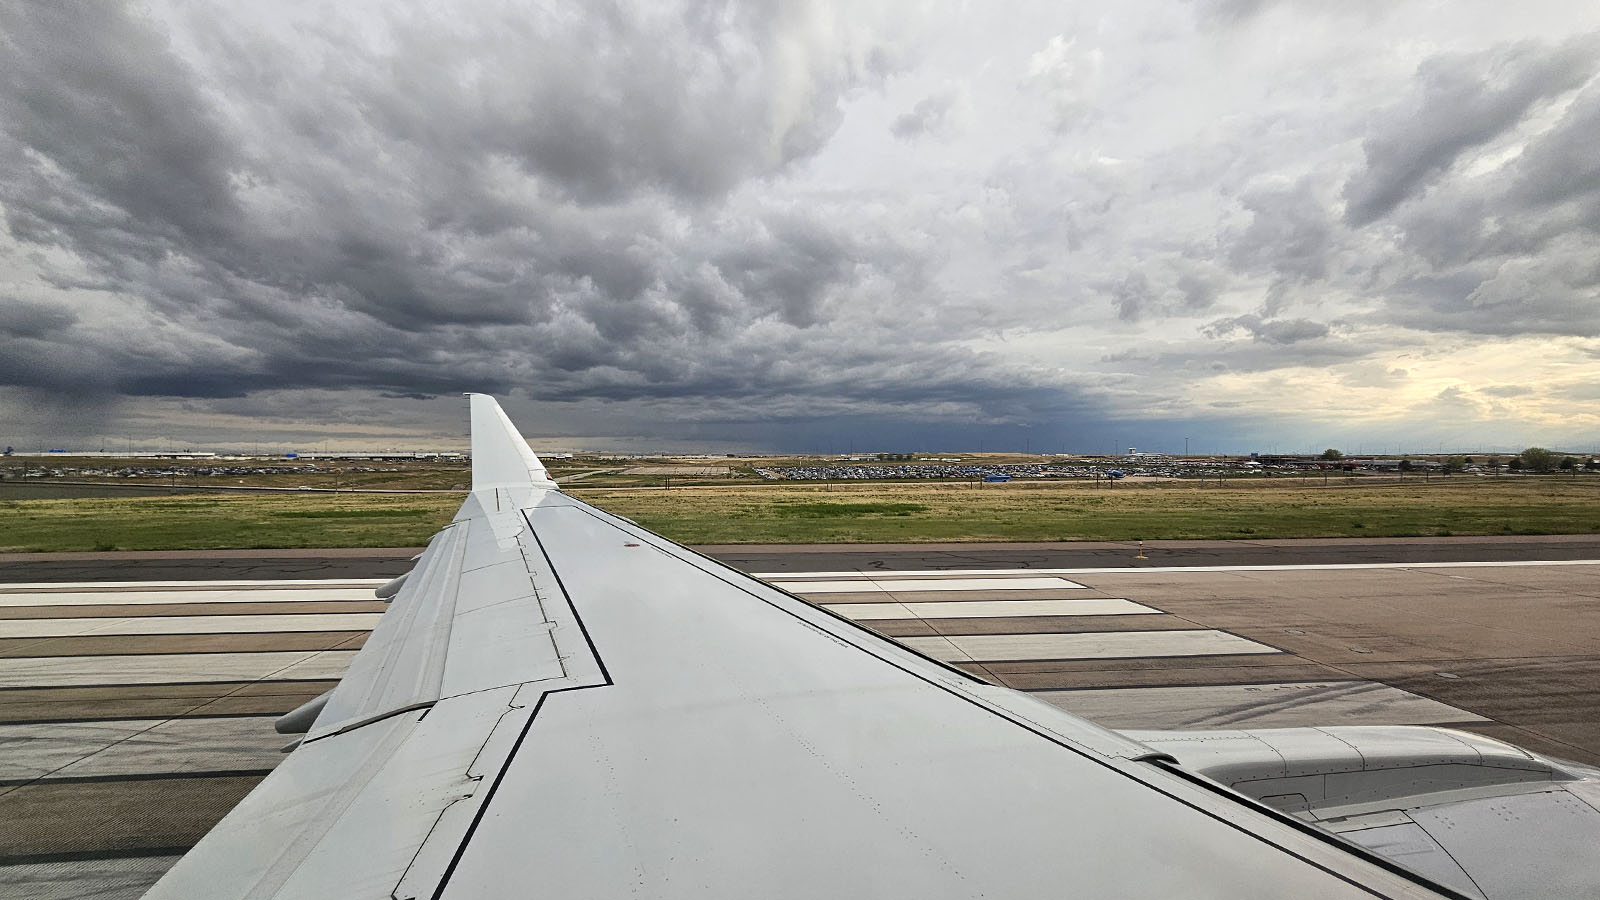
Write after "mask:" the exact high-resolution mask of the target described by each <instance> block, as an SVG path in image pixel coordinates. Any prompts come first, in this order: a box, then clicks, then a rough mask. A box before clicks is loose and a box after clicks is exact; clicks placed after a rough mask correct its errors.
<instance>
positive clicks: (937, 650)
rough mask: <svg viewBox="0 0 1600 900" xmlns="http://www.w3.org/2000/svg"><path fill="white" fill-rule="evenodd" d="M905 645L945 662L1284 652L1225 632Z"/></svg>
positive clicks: (957, 638) (914, 640) (922, 640)
mask: <svg viewBox="0 0 1600 900" xmlns="http://www.w3.org/2000/svg"><path fill="white" fill-rule="evenodd" d="M900 641H901V642H902V643H904V644H905V645H907V646H908V647H911V648H913V649H916V650H919V651H921V652H923V653H927V654H929V655H930V656H933V657H934V658H935V659H938V660H940V661H942V662H991V661H992V662H1002V661H1011V660H1046V659H1127V658H1135V657H1183V656H1217V655H1244V654H1275V653H1282V652H1283V651H1281V650H1278V649H1277V648H1274V647H1269V646H1267V645H1265V644H1260V643H1257V642H1255V641H1251V640H1247V639H1245V638H1242V637H1238V636H1237V635H1232V634H1228V633H1227V632H1225V631H1216V630H1212V629H1203V630H1192V631H1109V632H1078V633H1065V634H974V635H942V636H939V637H909V638H900Z"/></svg>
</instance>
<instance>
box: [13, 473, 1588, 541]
mask: <svg viewBox="0 0 1600 900" xmlns="http://www.w3.org/2000/svg"><path fill="white" fill-rule="evenodd" d="M579 496H580V497H581V498H582V499H583V500H585V501H587V502H589V503H593V504H594V505H596V506H599V507H602V508H604V509H607V510H609V511H611V512H614V513H617V514H619V515H623V516H627V517H628V518H630V519H633V520H635V521H637V522H639V523H640V524H642V525H644V526H645V527H647V528H650V529H652V530H654V531H658V532H660V533H661V534H664V535H666V536H667V537H669V538H672V539H673V540H676V541H679V542H682V543H688V544H711V543H819V542H866V541H874V542H877V541H882V542H893V541H1062V540H1134V539H1142V540H1161V539H1217V538H1222V539H1229V538H1232V539H1254V540H1260V539H1269V538H1297V537H1342V536H1360V537H1395V536H1423V535H1502V534H1592V533H1600V478H1588V477H1583V478H1576V479H1571V478H1522V479H1506V480H1498V479H1496V480H1488V479H1464V478H1462V479H1453V480H1450V481H1445V482H1440V481H1437V480H1436V481H1434V482H1433V483H1432V484H1409V483H1408V484H1405V485H1399V484H1366V485H1361V486H1354V487H1352V486H1343V485H1338V484H1334V485H1331V486H1328V487H1321V486H1316V487H1313V486H1289V485H1287V484H1284V483H1282V482H1268V483H1260V484H1234V483H1230V484H1228V485H1227V486H1226V487H1221V488H1218V487H1214V486H1213V487H1205V488H1201V487H1196V486H1194V485H1192V484H1183V483H1169V484H1147V485H1121V486H1118V487H1117V488H1115V489H1105V488H1102V489H1095V488H1093V487H1090V486H1087V485H1081V484H1060V483H1046V484H1029V483H1022V484H1018V483H1015V482H1013V483H1011V484H1006V485H984V486H981V487H980V486H976V485H952V484H864V485H849V486H841V485H835V486H833V487H832V488H827V487H824V486H821V485H816V486H794V485H772V484H756V485H749V486H733V487H727V486H724V487H714V486H707V487H684V488H673V489H672V490H654V489H648V490H639V489H635V490H589V491H585V492H583V493H582V494H581V495H579ZM460 503H461V497H460V496H459V495H452V494H438V495H395V496H387V495H381V494H366V495H350V494H343V495H339V494H334V495H330V494H315V493H294V494H263V495H238V494H228V495H192V496H190V495H180V496H171V497H119V498H114V499H65V500H18V501H3V502H0V552H16V551H54V550H113V549H115V550H154V549H177V548H192V549H222V548H276V547H416V546H420V545H422V544H423V543H424V542H426V541H427V539H428V538H429V537H430V536H431V535H432V534H433V533H434V532H435V531H437V530H438V529H439V528H441V527H443V526H444V525H445V523H447V522H449V521H450V518H451V516H452V515H453V514H454V513H455V510H456V508H457V507H458V506H459V505H460Z"/></svg>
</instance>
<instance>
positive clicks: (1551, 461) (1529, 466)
mask: <svg viewBox="0 0 1600 900" xmlns="http://www.w3.org/2000/svg"><path fill="white" fill-rule="evenodd" d="M1322 458H1323V459H1325V460H1330V461H1334V460H1340V459H1344V453H1342V452H1340V451H1339V450H1337V449H1335V448H1333V447H1329V448H1328V449H1326V450H1324V451H1322ZM1484 462H1485V464H1486V465H1488V466H1489V467H1490V468H1491V469H1498V468H1500V457H1498V456H1490V457H1488V458H1487V459H1486V460H1484ZM1441 465H1443V466H1444V470H1445V471H1446V472H1460V471H1461V470H1463V469H1465V468H1466V467H1467V466H1470V465H1473V458H1472V457H1470V456H1450V457H1446V458H1445V460H1444V462H1443V463H1441ZM1505 466H1506V468H1507V469H1510V470H1511V471H1513V472H1522V471H1529V472H1537V473H1539V474H1548V473H1550V472H1554V471H1557V470H1560V471H1562V472H1573V471H1576V470H1577V469H1579V468H1584V469H1588V470H1590V471H1595V470H1597V469H1600V459H1594V458H1591V459H1579V458H1578V457H1576V456H1565V455H1562V454H1560V453H1557V452H1555V451H1554V450H1547V449H1545V448H1544V447H1529V448H1528V449H1526V450H1524V451H1522V452H1521V453H1518V454H1517V455H1516V456H1513V457H1511V458H1510V459H1508V460H1506V463H1505ZM1415 468H1416V464H1414V463H1413V462H1412V461H1411V460H1409V459H1402V460H1400V471H1402V472H1410V471H1412V470H1414V469H1415Z"/></svg>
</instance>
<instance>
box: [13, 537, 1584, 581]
mask: <svg viewBox="0 0 1600 900" xmlns="http://www.w3.org/2000/svg"><path fill="white" fill-rule="evenodd" d="M694 549H696V550H698V551H699V552H701V553H704V554H706V555H707V556H711V557H714V558H716V559H719V560H721V561H723V562H725V563H727V564H729V565H731V566H734V567H736V568H739V569H743V570H745V571H747V572H806V571H811V572H821V571H837V570H854V569H864V570H875V571H894V570H919V569H935V570H942V569H967V568H1016V569H1038V568H1075V567H1127V568H1140V567H1145V568H1148V567H1165V566H1215V565H1308V564H1317V563H1375V562H1451V561H1458V562H1459V561H1477V562H1497V561H1512V560H1547V559H1600V535H1590V534H1580V535H1515V536H1496V537H1418V538H1313V539H1303V540H1274V541H1266V540H1262V541H1146V542H1145V543H1144V544H1143V546H1142V549H1143V552H1144V555H1145V557H1146V558H1145V559H1138V558H1137V556H1138V554H1139V552H1140V549H1141V546H1140V545H1139V544H1138V543H1136V542H1132V541H1064V542H1058V543H984V544H962V543H956V544H721V545H706V546H699V547H695V548H694ZM420 552H422V551H421V548H405V547H389V548H364V549H341V550H160V551H144V552H138V551H122V552H115V551H114V552H108V553H0V582H18V581H171V580H183V581H207V580H219V579H285V578H391V577H393V576H395V575H397V574H399V573H401V572H404V571H405V570H406V569H407V568H409V566H410V559H411V557H413V556H415V555H416V554H418V553H420Z"/></svg>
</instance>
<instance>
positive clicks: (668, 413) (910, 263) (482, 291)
mask: <svg viewBox="0 0 1600 900" xmlns="http://www.w3.org/2000/svg"><path fill="white" fill-rule="evenodd" d="M1310 8H1311V7H1310V5H1308V4H1305V3H1297V2H1286V3H1259V2H1236V0H1224V2H1219V3H1201V4H1198V5H1197V6H1196V7H1195V9H1194V13H1195V15H1194V17H1193V18H1192V19H1190V18H1186V17H1184V16H1172V15H1170V13H1171V12H1172V7H1171V6H1170V5H1165V4H1162V3H1159V2H1156V0H1137V2H1136V3H1135V4H1134V6H1133V7H1130V8H1129V9H1128V10H1126V11H1123V10H1119V11H1117V12H1115V13H1105V14H1104V15H1102V14H1100V13H1094V14H1092V15H1091V14H1090V13H1089V12H1087V11H1084V10H1081V9H1076V8H1064V7H1060V6H1059V5H1054V4H1043V3H1041V4H1039V5H1037V6H1029V5H1026V4H1024V5H1023V6H1019V7H1018V8H1017V10H1016V11H1015V14H1014V15H1010V16H1006V17H993V16H977V15H974V14H972V13H970V12H962V11H960V10H949V9H938V8H922V7H917V8H905V9H902V8H898V7H892V6H884V7H878V6H876V5H859V6H857V5H851V6H849V7H837V6H829V5H822V4H815V5H814V4H809V3H754V4H750V3H732V2H693V0H687V2H684V3H674V4H665V5H650V6H638V5H635V6H627V5H612V4H601V5H597V6H585V7H571V8H566V9H563V10H561V11H551V10H550V9H549V8H547V7H541V6H535V5H531V4H528V5H523V4H518V3H511V4H503V5H502V4H482V5H478V4H475V3H470V2H469V3H464V4H462V5H461V6H460V8H451V9H448V10H445V9H439V10H429V9H427V8H424V7H415V8H410V7H393V8H389V7H382V6H374V7H372V8H363V7H361V6H359V5H357V6H353V7H349V8H343V7H341V8H340V11H339V12H338V13H337V14H334V13H330V12H329V11H328V10H327V9H325V8H321V7H317V6H312V5H306V6H300V5H297V4H295V3H287V4H282V5H276V4H275V5H270V6H266V7H259V8H257V7H252V8H242V7H239V8H226V7H215V6H205V5H192V4H173V5H165V4H161V3H157V4H155V5H153V6H150V7H148V8H146V7H143V6H135V5H132V4H116V3H106V4H100V5H96V6H94V7H93V9H92V10H91V9H89V8H87V7H83V6H81V5H71V4H43V3H40V4H13V5H11V6H6V7H0V153H4V155H5V158H6V159H7V160H8V161H10V162H9V163H8V165H7V166H5V167H3V168H0V214H3V216H4V222H5V226H6V228H5V233H4V235H0V411H3V412H5V413H7V414H13V415H17V416H32V415H33V413H32V412H29V410H31V409H34V408H36V407H37V408H41V409H42V408H44V407H42V406H40V401H39V398H40V397H41V396H44V395H50V396H53V397H57V398H62V399H61V400H60V401H59V403H67V404H68V405H71V406H72V407H73V408H76V409H82V410H85V411H86V412H85V413H84V414H83V416H81V417H79V418H81V419H83V420H84V421H85V422H88V421H91V420H95V419H98V420H101V421H103V422H105V423H108V424H106V425H105V428H107V429H110V428H113V427H114V426H113V425H111V424H109V423H110V422H111V421H112V420H113V419H116V420H117V421H132V422H138V423H139V424H140V427H145V426H147V425H149V423H150V422H152V421H157V420H159V419H160V418H161V417H169V418H170V417H178V418H182V417H195V418H197V419H206V420H207V421H211V422H212V423H213V424H212V425H210V426H208V427H211V428H214V429H216V433H220V432H221V431H222V430H224V429H225V428H226V427H230V426H229V425H228V424H227V423H234V425H237V423H238V422H239V421H240V420H241V419H242V418H244V417H247V416H268V415H272V416H284V415H291V416H292V415H298V416H299V417H300V418H301V419H302V420H304V421H308V422H311V421H315V422H333V421H348V422H352V423H359V425H360V427H361V428H362V429H365V431H364V432H363V433H367V434H378V433H380V429H381V423H383V422H384V421H386V420H385V416H384V413H382V412H381V411H379V410H382V409H393V408H394V407H395V406H397V405H413V406H415V407H416V408H419V409H423V410H426V411H427V412H426V415H425V416H424V417H423V418H421V419H417V420H414V421H413V422H412V425H411V426H410V427H412V428H413V430H415V429H416V428H419V427H422V425H423V424H425V423H426V422H436V423H437V422H443V421H444V420H445V419H446V418H449V417H450V416H453V415H454V413H449V412H447V410H449V409H453V407H450V406H449V401H447V400H445V399H442V398H447V397H449V396H451V395H454V394H456V393H457V392H459V391H461V390H466V389H472V390H488V391H493V392H496V393H501V394H512V395H514V396H515V397H516V398H517V402H520V403H523V404H526V407H525V409H526V410H527V413H528V415H530V416H533V415H535V414H537V416H540V417H542V419H541V421H547V422H548V423H549V428H550V429H551V430H552V431H551V433H556V432H557V430H565V431H566V432H567V433H575V434H590V433H604V434H609V435H632V436H634V437H635V438H637V437H639V436H640V435H648V434H673V435H680V436H681V435H690V434H692V435H694V436H695V437H696V438H697V439H699V438H706V437H707V436H715V435H721V436H722V437H724V438H727V439H730V440H737V441H750V442H760V441H762V440H766V441H768V442H769V443H773V442H775V443H782V442H783V441H788V440H794V439H796V438H797V436H804V435H807V434H809V433H811V432H812V431H819V432H825V431H829V430H830V427H829V426H828V424H827V423H828V422H829V421H830V420H836V421H839V422H848V423H853V424H852V425H851V427H852V428H856V429H863V430H870V431H872V433H874V434H881V435H890V434H893V433H895V429H897V428H899V429H905V431H903V432H902V433H905V434H911V433H916V434H922V435H930V434H936V433H938V429H939V428H940V427H948V428H953V429H958V430H959V429H980V430H981V429H983V428H994V429H998V430H999V431H997V432H996V433H1004V434H1006V435H1009V436H1010V437H1008V438H1007V439H1008V440H1010V439H1011V438H1017V439H1019V440H1020V439H1024V438H1026V437H1027V435H1028V434H1029V433H1030V432H1029V431H1028V429H1043V428H1044V427H1045V425H1046V423H1049V424H1050V427H1051V428H1056V431H1055V432H1053V433H1054V434H1055V435H1056V437H1059V438H1061V439H1062V440H1067V439H1069V438H1070V429H1067V430H1063V429H1064V428H1065V426H1060V427H1058V423H1060V422H1064V421H1070V422H1073V423H1075V425H1074V427H1075V428H1077V429H1079V430H1080V431H1081V432H1082V433H1083V434H1084V435H1089V434H1090V433H1093V434H1095V435H1098V436H1097V437H1094V438H1093V439H1092V440H1094V441H1098V440H1101V438H1103V437H1105V436H1106V435H1108V434H1115V433H1116V432H1118V431H1119V430H1123V429H1126V430H1129V431H1131V430H1133V429H1132V428H1129V427H1128V426H1125V425H1118V424H1117V423H1122V422H1126V421H1127V420H1128V419H1129V418H1132V417H1148V418H1150V419H1151V420H1153V421H1161V422H1165V423H1169V424H1170V423H1181V422H1199V421H1200V420H1198V419H1195V418H1194V417H1192V416H1190V415H1189V414H1188V413H1187V412H1186V411H1185V409H1184V408H1183V405H1184V404H1186V403H1188V404H1191V405H1192V404H1198V403H1199V402H1200V401H1198V400H1195V399H1194V398H1195V397H1196V396H1203V397H1204V398H1205V402H1208V403H1214V404H1223V405H1216V406H1215V407H1214V408H1215V409H1224V408H1235V407H1228V406H1226V405H1225V404H1228V403H1230V402H1234V400H1233V399H1230V398H1220V397H1218V396H1216V392H1215V388H1217V386H1219V385H1222V386H1225V385H1226V383H1227V379H1228V377H1229V376H1231V375H1237V374H1240V373H1271V372H1276V371H1285V370H1290V369H1295V368H1304V367H1306V366H1311V365H1322V366H1327V367H1330V368H1339V372H1337V373H1335V374H1336V375H1340V376H1349V377H1348V378H1347V379H1346V382H1347V384H1349V385H1350V386H1351V389H1358V388H1360V386H1361V385H1366V384H1368V383H1369V382H1372V383H1375V382H1373V379H1372V378H1371V377H1366V376H1363V375H1361V373H1360V372H1357V371H1356V369H1357V368H1359V367H1366V368H1365V369H1363V370H1362V371H1366V372H1368V375H1370V374H1371V373H1372V372H1377V373H1390V372H1395V371H1404V369H1405V366H1404V365H1402V364H1401V363H1399V362H1397V360H1396V358H1397V357H1398V356H1399V355H1400V354H1403V353H1405V352H1410V351H1413V350H1414V351H1416V352H1418V353H1428V352H1433V350H1434V349H1435V348H1436V346H1437V345H1436V343H1435V342H1436V341H1438V340H1451V341H1456V342H1457V343H1456V344H1455V345H1453V346H1456V347H1470V346H1474V345H1472V344H1471V341H1473V340H1476V339H1477V338H1478V337H1482V338H1484V339H1489V338H1493V339H1503V340H1519V339H1527V338H1528V337H1529V336H1530V335H1563V336H1569V337H1575V338H1582V337H1586V336H1594V335H1597V334H1600V312H1597V310H1600V302H1596V294H1595V291H1596V286H1597V272H1596V267H1595V265H1594V260H1595V259H1596V258H1600V257H1597V255H1596V249H1597V248H1596V234H1597V231H1600V163H1596V161H1595V160H1596V157H1595V155H1594V154H1593V153H1592V152H1589V148H1592V147H1593V146H1595V145H1596V142H1597V141H1600V133H1597V132H1600V86H1597V85H1596V83H1595V82H1594V81H1593V80H1592V73H1593V70H1594V64H1593V59H1594V57H1595V55H1596V52H1595V51H1596V50H1597V48H1596V46H1595V43H1594V42H1595V40H1596V39H1595V38H1593V37H1586V38H1572V37H1570V36H1568V35H1567V34H1566V33H1565V31H1563V30H1562V28H1561V27H1556V28H1551V27H1548V26H1546V25H1541V24H1540V22H1542V21H1544V20H1542V19H1540V17H1539V16H1538V15H1534V14H1531V13H1530V14H1528V15H1527V16H1524V17H1522V18H1515V19H1514V21H1515V22H1519V23H1520V22H1523V20H1524V19H1527V20H1528V22H1529V23H1530V24H1529V25H1528V30H1527V32H1526V36H1525V37H1523V38H1522V39H1518V37H1519V35H1522V34H1523V32H1520V31H1519V32H1517V33H1515V34H1503V33H1501V31H1503V30H1504V28H1503V26H1504V23H1505V22H1507V21H1513V19H1511V18H1507V16H1509V15H1510V14H1509V13H1508V14H1505V15H1503V16H1500V17H1499V18H1497V19H1496V21H1497V22H1501V26H1497V27H1496V28H1494V29H1491V28H1489V27H1488V26H1485V27H1484V29H1482V30H1481V32H1472V31H1470V30H1469V31H1457V30H1452V29H1453V28H1454V27H1455V23H1440V24H1439V25H1437V27H1436V26H1435V25H1433V24H1429V23H1430V20H1429V18H1428V15H1429V14H1428V12H1427V10H1425V9H1423V8H1422V7H1420V6H1418V7H1413V6H1408V5H1406V4H1399V5H1396V6H1395V8H1394V10H1392V11H1388V10H1386V11H1384V12H1382V13H1379V12H1375V11H1374V7H1368V6H1363V7H1362V8H1361V9H1359V10H1357V11H1356V12H1354V13H1347V12H1343V11H1339V10H1321V11H1317V12H1316V13H1315V15H1314V16H1312V17H1311V19H1309V20H1308V21H1309V22H1310V24H1309V25H1308V27H1307V28H1305V29H1301V30H1295V31H1294V32H1292V33H1291V34H1288V35H1287V36H1286V37H1283V38H1282V39H1283V40H1285V41H1289V42H1290V43H1291V44H1292V47H1291V48H1288V49H1273V48H1277V47H1278V46H1279V44H1278V39H1277V38H1274V40H1273V41H1272V42H1267V43H1261V42H1259V41H1257V40H1256V37H1258V36H1260V35H1261V34H1263V33H1264V32H1265V31H1270V30H1272V28H1273V27H1274V23H1276V22H1277V21H1278V20H1279V19H1284V18H1289V17H1304V16H1306V15H1309V12H1308V10H1310ZM1485 14H1486V15H1487V13H1485ZM1391 17H1392V19H1393V24H1392V26H1391V25H1390V18H1391ZM1154 22H1162V23H1165V24H1163V25H1162V26H1161V27H1154V26H1152V25H1151V23H1154ZM1375 22H1379V23H1380V24H1382V25H1383V27H1385V28H1392V34H1393V35H1398V34H1402V33H1405V29H1406V28H1420V29H1421V30H1420V31H1419V32H1418V33H1419V34H1423V35H1425V36H1427V39H1425V40H1424V39H1419V40H1418V41H1410V42H1408V41H1401V42H1399V43H1397V44H1394V45H1393V46H1390V45H1383V46H1379V45H1377V44H1374V42H1373V41H1371V40H1370V34H1369V33H1368V32H1370V31H1371V30H1372V29H1373V28H1374V27H1375V25H1374V23H1375ZM1418 22H1421V23H1423V24H1422V25H1420V26H1419V25H1418V24H1417V23H1418ZM1536 26H1537V27H1536ZM1519 27H1520V26H1519ZM1586 27H1588V28H1591V29H1592V28H1593V27H1594V26H1593V24H1588V25H1586ZM1541 29H1542V30H1541ZM1566 30H1567V31H1575V30H1577V28H1576V27H1575V26H1566ZM1391 36H1392V35H1391ZM1402 45H1403V46H1402ZM1434 46H1437V47H1438V48H1439V49H1438V50H1433V49H1431V48H1432V47H1434ZM1418 47H1428V48H1430V49H1428V50H1426V51H1425V52H1422V57H1423V58H1422V61H1421V62H1420V64H1419V63H1418V62H1417V58H1416V54H1417V53H1418V52H1420V51H1418V50H1417V48H1418ZM1374 48H1376V49H1374ZM1369 57H1370V58H1369ZM1200 60H1209V61H1211V62H1208V63H1206V64H1205V65H1200V64H1199V63H1198V62H1197V61H1200ZM1219 60H1225V61H1226V65H1212V64H1211V63H1212V62H1216V61H1219ZM1197 66H1198V68H1197ZM1586 79H1589V80H1588V81H1587V83H1586ZM1395 98H1399V99H1398V100H1396V99H1395ZM1373 109H1378V110H1379V111H1378V112H1377V113H1372V112H1371V110H1373ZM930 138H936V139H930ZM1341 199H1342V201H1343V204H1344V209H1343V211H1342V214H1341V210H1340V203H1341ZM1435 336H1443V337H1441V338H1436V337H1435ZM1474 336H1476V337H1474ZM1407 342H1411V343H1410V344H1408V343H1407ZM1441 352H1443V351H1441ZM1572 352H1581V350H1574V351H1572ZM1341 367H1342V368H1341ZM1383 378H1384V379H1388V376H1386V375H1385V376H1383ZM1389 381H1390V382H1392V383H1395V384H1403V383H1404V382H1405V379H1399V378H1396V379H1389ZM1517 381H1518V378H1517V377H1516V376H1513V375H1510V374H1508V373H1504V372H1496V373H1494V374H1493V377H1491V378H1487V379H1486V383H1492V384H1502V385H1506V384H1509V385H1513V386H1514V383H1516V382H1517ZM1386 383H1387V382H1386ZM1435 393H1437V391H1435ZM1474 395H1475V394H1474V393H1473V392H1470V391H1469V392H1468V394H1467V396H1474ZM1430 396H1431V395H1430ZM1485 396H1495V395H1492V394H1486V395H1485ZM1507 396H1509V395H1507ZM1532 396H1533V397H1535V398H1537V397H1541V396H1543V394H1538V393H1536V394H1535V395H1532ZM427 397H437V398H441V399H438V400H422V399H418V398H427ZM59 403H57V404H56V406H52V407H50V408H52V409H54V408H56V407H57V406H59ZM428 417H433V418H428ZM1273 420H1274V417H1273V415H1272V414H1271V411H1265V412H1263V411H1259V410H1258V411H1249V414H1248V415H1246V414H1245V413H1240V414H1239V416H1238V418H1237V421H1238V422H1240V423H1244V424H1241V425H1240V427H1241V428H1245V427H1246V425H1249V427H1251V428H1254V427H1256V426H1255V425H1253V424H1249V423H1254V422H1270V421H1273ZM19 421H20V419H19ZM28 421H34V419H28ZM1205 421H1206V422H1208V423H1210V424H1209V425H1207V427H1212V426H1216V427H1221V426H1220V425H1218V423H1219V422H1220V421H1221V420H1217V419H1207V420H1205ZM451 422H454V420H453V419H451ZM874 423H875V424H874ZM1108 423H1109V424H1108ZM457 424H458V423H457ZM30 427H31V426H30ZM85 427H88V426H87V425H86V426H85ZM155 427H160V426H155ZM438 427H439V428H440V429H442V430H446V431H447V430H449V428H453V427H455V425H454V424H452V425H450V426H449V428H447V427H446V426H445V425H438ZM1172 427H1179V426H1178V425H1172ZM763 429H767V430H766V431H763ZM918 429H920V430H918ZM1008 429H1009V430H1008ZM863 433H864V432H863ZM960 433H962V434H969V435H972V434H977V433H978V432H977V431H961V432H960ZM1032 433H1034V434H1038V435H1042V434H1044V432H1043V431H1036V432H1032ZM1145 434H1146V437H1147V438H1148V437H1150V435H1149V434H1148V433H1145ZM1128 437H1130V438H1131V436H1128ZM1085 440H1090V438H1087V437H1086V438H1085ZM1116 440H1121V438H1116ZM1144 442H1146V443H1148V440H1146V441H1144Z"/></svg>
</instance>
